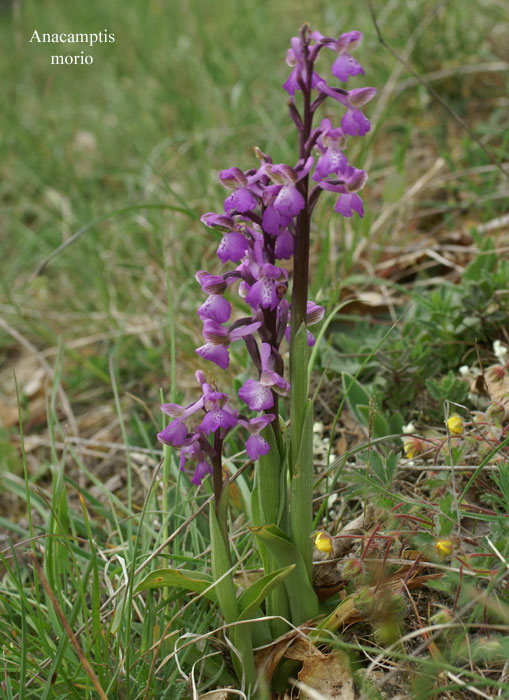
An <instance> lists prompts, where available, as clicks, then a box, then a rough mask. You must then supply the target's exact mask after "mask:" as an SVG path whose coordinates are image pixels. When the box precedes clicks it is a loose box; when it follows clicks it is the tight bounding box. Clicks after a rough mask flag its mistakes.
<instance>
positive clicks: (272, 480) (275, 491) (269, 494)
mask: <svg viewBox="0 0 509 700" xmlns="http://www.w3.org/2000/svg"><path fill="white" fill-rule="evenodd" d="M262 437H263V438H264V439H265V440H266V441H267V442H268V444H269V446H270V450H269V451H268V453H267V454H266V455H261V456H260V458H259V460H258V466H257V469H256V479H257V492H258V498H259V501H258V509H257V515H258V517H259V518H260V520H255V521H254V522H255V523H256V524H257V525H270V524H271V523H277V522H278V512H279V502H280V473H281V457H280V455H279V449H278V446H277V443H276V437H275V435H274V429H273V427H272V425H271V424H269V425H268V426H267V427H266V428H265V429H264V430H263V431H262ZM253 512H255V511H253Z"/></svg>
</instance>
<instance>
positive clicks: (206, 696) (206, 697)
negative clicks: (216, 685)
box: [199, 688, 229, 700]
mask: <svg viewBox="0 0 509 700" xmlns="http://www.w3.org/2000/svg"><path fill="white" fill-rule="evenodd" d="M228 695H229V693H228V690H227V689H225V688H220V689H218V690H209V692H208V693H203V694H202V695H200V696H199V700H228Z"/></svg>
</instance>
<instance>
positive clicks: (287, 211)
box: [269, 156, 314, 220]
mask: <svg viewBox="0 0 509 700" xmlns="http://www.w3.org/2000/svg"><path fill="white" fill-rule="evenodd" d="M313 161H314V158H313V156H310V157H309V158H308V159H307V160H306V162H305V163H299V164H298V165H297V167H296V168H295V169H294V168H291V167H290V166H289V165H286V164H285V163H280V164H279V165H271V166H270V170H269V176H270V178H271V180H272V181H273V182H274V183H275V184H276V185H279V186H280V189H279V191H278V192H277V194H276V196H275V199H274V202H273V203H272V204H271V205H270V206H272V207H273V208H274V210H275V211H276V212H277V213H278V214H280V215H281V216H282V217H286V218H287V219H288V220H289V219H291V218H293V217H294V216H297V214H298V213H299V212H300V211H301V210H302V209H303V208H304V207H305V205H306V202H305V200H304V197H303V196H302V194H301V192H299V190H298V188H297V183H298V182H299V181H300V180H302V178H303V177H305V176H306V175H307V174H308V173H309V171H310V170H311V168H312V167H313Z"/></svg>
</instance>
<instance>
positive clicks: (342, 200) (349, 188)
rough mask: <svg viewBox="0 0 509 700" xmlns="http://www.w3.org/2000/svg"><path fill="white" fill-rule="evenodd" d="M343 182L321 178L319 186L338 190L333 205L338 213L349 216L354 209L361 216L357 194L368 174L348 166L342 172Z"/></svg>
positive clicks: (359, 200)
mask: <svg viewBox="0 0 509 700" xmlns="http://www.w3.org/2000/svg"><path fill="white" fill-rule="evenodd" d="M342 177H343V178H344V180H343V182H341V183H339V184H335V183H334V182H328V181H327V180H323V181H322V182H320V183H319V184H320V187H322V188H323V189H324V190H329V191H330V192H339V193H340V195H339V198H338V200H337V202H336V204H335V206H334V211H337V212H338V214H341V215H342V216H345V217H347V218H350V217H351V216H352V215H353V212H354V211H356V212H357V213H358V214H359V216H360V217H361V218H362V217H363V216H364V207H363V204H362V199H361V198H360V196H359V195H358V194H356V193H357V192H358V191H359V190H361V189H362V188H363V187H364V185H365V184H366V181H367V179H368V174H367V172H366V171H365V170H358V169H357V168H354V167H353V166H348V167H347V168H346V169H345V171H344V173H343V174H342Z"/></svg>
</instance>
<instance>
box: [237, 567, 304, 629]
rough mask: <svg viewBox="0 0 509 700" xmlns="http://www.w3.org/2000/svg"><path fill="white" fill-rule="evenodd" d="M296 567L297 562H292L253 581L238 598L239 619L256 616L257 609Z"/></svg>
mask: <svg viewBox="0 0 509 700" xmlns="http://www.w3.org/2000/svg"><path fill="white" fill-rule="evenodd" d="M294 569H295V564H291V565H290V566H287V567H285V568H284V569H278V570H277V571H273V572H272V573H271V574H267V575H266V576H262V578H259V579H258V580H257V581H255V582H254V583H252V584H251V585H250V586H249V588H246V590H245V591H244V592H243V593H242V594H241V595H240V596H239V598H238V600H237V605H238V606H239V609H240V615H239V620H249V618H250V617H254V615H255V613H256V610H257V609H258V608H259V607H260V605H261V604H262V603H263V601H264V600H265V598H266V597H267V596H268V595H269V593H270V592H271V591H272V590H273V589H274V588H275V587H276V586H279V584H280V583H282V582H283V581H284V580H285V578H286V577H287V576H288V575H289V574H290V573H291V572H292V571H293V570H294Z"/></svg>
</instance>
